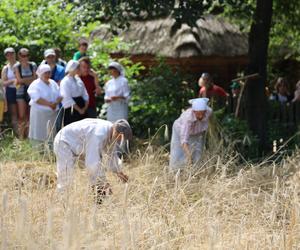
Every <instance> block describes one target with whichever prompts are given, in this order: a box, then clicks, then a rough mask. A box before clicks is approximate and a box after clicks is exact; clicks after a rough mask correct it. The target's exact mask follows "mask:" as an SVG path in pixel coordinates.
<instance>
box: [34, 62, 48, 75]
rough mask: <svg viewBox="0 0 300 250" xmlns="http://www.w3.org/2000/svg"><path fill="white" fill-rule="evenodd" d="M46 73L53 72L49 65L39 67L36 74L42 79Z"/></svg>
mask: <svg viewBox="0 0 300 250" xmlns="http://www.w3.org/2000/svg"><path fill="white" fill-rule="evenodd" d="M46 72H51V68H50V66H49V65H48V64H41V65H40V66H39V67H38V69H37V71H36V74H37V75H38V77H41V76H42V75H43V74H44V73H46Z"/></svg>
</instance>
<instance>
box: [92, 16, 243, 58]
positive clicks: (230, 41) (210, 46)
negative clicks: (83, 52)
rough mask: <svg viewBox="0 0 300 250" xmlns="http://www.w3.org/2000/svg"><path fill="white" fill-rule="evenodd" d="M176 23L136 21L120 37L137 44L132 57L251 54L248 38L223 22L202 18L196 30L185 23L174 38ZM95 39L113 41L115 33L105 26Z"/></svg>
mask: <svg viewBox="0 0 300 250" xmlns="http://www.w3.org/2000/svg"><path fill="white" fill-rule="evenodd" d="M174 23H175V20H174V19H171V18H165V19H157V20H151V21H132V22H131V23H130V24H131V25H130V27H129V29H127V30H124V31H120V32H119V36H120V37H121V38H122V39H123V40H124V41H125V42H128V43H131V44H134V46H132V47H131V49H130V51H129V53H130V54H132V55H139V54H150V55H156V56H164V57H170V58H178V57H179V58H186V57H192V56H230V57H234V56H243V55H247V52H248V39H247V35H245V34H243V33H241V32H240V30H239V29H238V27H237V26H235V25H232V24H230V23H228V22H226V21H224V20H223V19H217V18H216V17H213V16H207V17H206V18H205V20H204V19H199V20H198V21H197V25H196V27H190V26H188V25H186V24H183V25H182V27H181V28H180V29H179V30H177V31H176V32H175V34H174V35H173V36H171V30H172V26H173V24H174ZM92 36H93V37H95V36H96V37H99V38H101V39H104V40H109V39H110V38H111V37H112V34H111V32H110V31H109V29H108V26H107V25H101V26H100V27H99V28H98V29H97V30H95V31H94V33H93V35H92ZM116 52H120V51H116Z"/></svg>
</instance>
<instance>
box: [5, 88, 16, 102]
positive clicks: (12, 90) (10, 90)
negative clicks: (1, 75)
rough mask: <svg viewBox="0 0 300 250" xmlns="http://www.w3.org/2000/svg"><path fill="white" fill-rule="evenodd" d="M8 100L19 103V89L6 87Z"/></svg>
mask: <svg viewBox="0 0 300 250" xmlns="http://www.w3.org/2000/svg"><path fill="white" fill-rule="evenodd" d="M5 91H6V100H7V103H8V104H16V103H17V90H16V88H10V87H6V90H5Z"/></svg>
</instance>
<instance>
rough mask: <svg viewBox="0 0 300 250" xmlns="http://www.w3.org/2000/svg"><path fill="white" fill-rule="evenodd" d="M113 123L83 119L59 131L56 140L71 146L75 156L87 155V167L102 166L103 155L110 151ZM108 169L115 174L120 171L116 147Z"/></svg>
mask: <svg viewBox="0 0 300 250" xmlns="http://www.w3.org/2000/svg"><path fill="white" fill-rule="evenodd" d="M112 126H113V123H111V122H109V121H106V120H101V119H91V118H90V119H89V118H88V119H83V120H81V121H78V122H73V123H71V124H69V125H67V126H66V127H64V128H63V129H61V130H60V131H59V133H58V134H57V135H56V138H55V140H60V141H63V142H65V143H66V144H68V145H69V147H70V148H71V150H72V152H73V153H74V155H76V156H79V155H81V154H83V155H85V163H86V165H87V166H95V165H97V166H99V167H100V166H101V160H102V153H103V152H104V151H105V152H108V151H109V146H110V145H109V144H110V135H111V129H112ZM111 154H112V155H111V156H110V158H109V164H108V167H109V168H110V170H111V171H113V172H118V171H119V169H120V165H119V158H118V155H117V151H116V147H115V148H114V150H112V151H111Z"/></svg>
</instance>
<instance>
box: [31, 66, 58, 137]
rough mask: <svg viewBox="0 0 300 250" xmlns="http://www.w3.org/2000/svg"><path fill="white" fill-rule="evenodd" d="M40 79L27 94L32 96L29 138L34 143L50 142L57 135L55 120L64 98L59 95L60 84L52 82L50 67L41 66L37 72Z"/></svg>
mask: <svg viewBox="0 0 300 250" xmlns="http://www.w3.org/2000/svg"><path fill="white" fill-rule="evenodd" d="M37 75H38V77H39V78H38V79H36V80H34V81H33V82H32V83H31V84H30V86H29V88H28V90H27V92H28V94H29V96H30V102H29V105H30V106H31V109H30V123H29V138H30V139H31V140H32V141H33V142H37V143H43V142H45V141H46V140H49V141H50V142H52V141H53V138H54V136H55V134H56V130H55V126H54V124H55V119H56V116H57V109H58V104H59V103H60V102H61V100H62V98H61V97H60V94H59V87H58V84H57V83H56V82H55V81H53V80H51V79H50V77H51V68H50V66H49V65H47V64H44V65H41V66H40V67H39V68H38V70H37Z"/></svg>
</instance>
